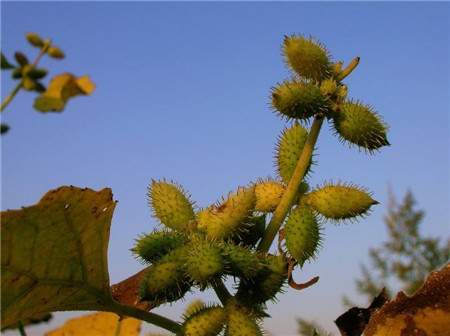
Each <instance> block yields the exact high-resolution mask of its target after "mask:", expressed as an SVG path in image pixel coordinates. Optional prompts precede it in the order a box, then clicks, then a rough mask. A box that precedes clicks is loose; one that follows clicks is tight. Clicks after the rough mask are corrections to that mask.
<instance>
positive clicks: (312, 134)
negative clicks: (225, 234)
mask: <svg viewBox="0 0 450 336" xmlns="http://www.w3.org/2000/svg"><path fill="white" fill-rule="evenodd" d="M322 124H323V117H322V116H316V117H315V119H314V122H313V124H312V126H311V129H310V131H309V135H308V138H307V139H306V143H305V146H304V147H303V150H302V154H301V155H300V158H299V160H298V162H297V166H296V167H295V170H294V173H293V174H292V177H291V180H290V181H289V184H288V186H287V187H286V190H285V192H284V194H283V197H282V198H281V200H280V204H278V206H277V208H276V210H275V212H274V213H273V216H272V219H271V220H270V222H269V225H268V226H267V229H266V231H265V233H264V236H263V238H262V239H261V242H260V243H259V245H258V248H257V250H258V251H260V252H263V253H267V252H268V251H269V249H270V246H271V245H272V242H273V240H274V238H275V236H276V234H277V232H278V231H279V230H280V227H281V225H282V224H283V221H284V219H285V217H286V215H287V214H288V212H289V210H290V209H291V207H292V205H293V204H294V201H295V199H296V197H297V194H298V188H299V187H300V183H301V182H302V180H303V178H304V177H305V174H306V169H307V168H308V165H309V162H310V161H311V157H312V152H313V150H314V146H315V144H316V141H317V137H318V136H319V133H320V128H321V127H322Z"/></svg>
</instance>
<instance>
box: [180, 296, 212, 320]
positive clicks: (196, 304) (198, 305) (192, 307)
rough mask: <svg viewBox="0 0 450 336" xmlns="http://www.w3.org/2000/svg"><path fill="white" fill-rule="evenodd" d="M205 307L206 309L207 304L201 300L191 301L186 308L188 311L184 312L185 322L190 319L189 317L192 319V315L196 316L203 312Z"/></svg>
mask: <svg viewBox="0 0 450 336" xmlns="http://www.w3.org/2000/svg"><path fill="white" fill-rule="evenodd" d="M205 307H206V304H205V303H204V302H203V301H202V300H200V299H196V300H193V301H191V302H190V303H189V304H188V306H187V307H186V309H185V310H184V313H183V317H184V319H185V320H186V319H188V318H189V317H191V316H192V315H194V314H195V313H197V312H198V311H199V310H202V309H203V308H205Z"/></svg>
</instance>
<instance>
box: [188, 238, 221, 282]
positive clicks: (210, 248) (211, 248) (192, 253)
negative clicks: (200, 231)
mask: <svg viewBox="0 0 450 336" xmlns="http://www.w3.org/2000/svg"><path fill="white" fill-rule="evenodd" d="M185 253H186V257H185V267H186V272H187V274H188V276H189V278H190V279H191V281H193V282H194V284H196V285H199V286H200V288H201V289H204V288H206V286H207V285H208V284H210V283H211V282H212V281H214V280H215V279H217V278H219V277H220V276H221V275H222V274H223V273H224V271H225V260H224V258H223V256H222V253H221V248H220V246H219V245H218V244H217V243H216V242H214V241H211V240H209V239H204V238H202V237H200V236H196V237H195V238H193V239H192V240H191V242H190V243H189V244H188V245H186V248H185Z"/></svg>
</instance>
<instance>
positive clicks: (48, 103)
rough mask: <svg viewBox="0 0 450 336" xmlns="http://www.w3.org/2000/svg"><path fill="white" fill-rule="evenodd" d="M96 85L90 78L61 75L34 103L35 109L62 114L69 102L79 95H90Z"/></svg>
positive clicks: (53, 80) (68, 74)
mask: <svg viewBox="0 0 450 336" xmlns="http://www.w3.org/2000/svg"><path fill="white" fill-rule="evenodd" d="M94 89H95V84H94V83H92V82H91V81H90V79H89V76H83V77H78V78H77V77H75V76H74V75H72V74H70V73H63V74H59V75H57V76H55V77H53V79H52V80H51V81H50V85H49V87H48V88H47V90H46V91H45V92H43V93H42V95H41V96H40V97H38V98H36V100H35V101H34V108H35V109H36V110H38V111H40V112H49V111H55V112H61V111H62V110H63V109H64V107H65V105H66V103H67V101H68V100H69V99H70V98H72V97H75V96H78V95H90V94H91V93H92V92H93V91H94Z"/></svg>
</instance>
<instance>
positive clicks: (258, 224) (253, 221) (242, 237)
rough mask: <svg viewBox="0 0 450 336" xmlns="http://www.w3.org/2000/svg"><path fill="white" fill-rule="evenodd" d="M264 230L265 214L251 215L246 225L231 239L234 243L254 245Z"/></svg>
mask: <svg viewBox="0 0 450 336" xmlns="http://www.w3.org/2000/svg"><path fill="white" fill-rule="evenodd" d="M265 230H266V215H265V214H264V215H261V216H255V217H251V218H250V219H249V220H248V226H247V227H246V229H245V231H244V232H242V233H240V234H239V236H234V237H233V238H232V239H231V240H232V242H233V243H234V244H235V245H239V244H242V245H243V246H249V247H254V246H255V245H256V243H257V242H258V241H259V240H260V239H261V237H262V236H263V234H264V231H265Z"/></svg>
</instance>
